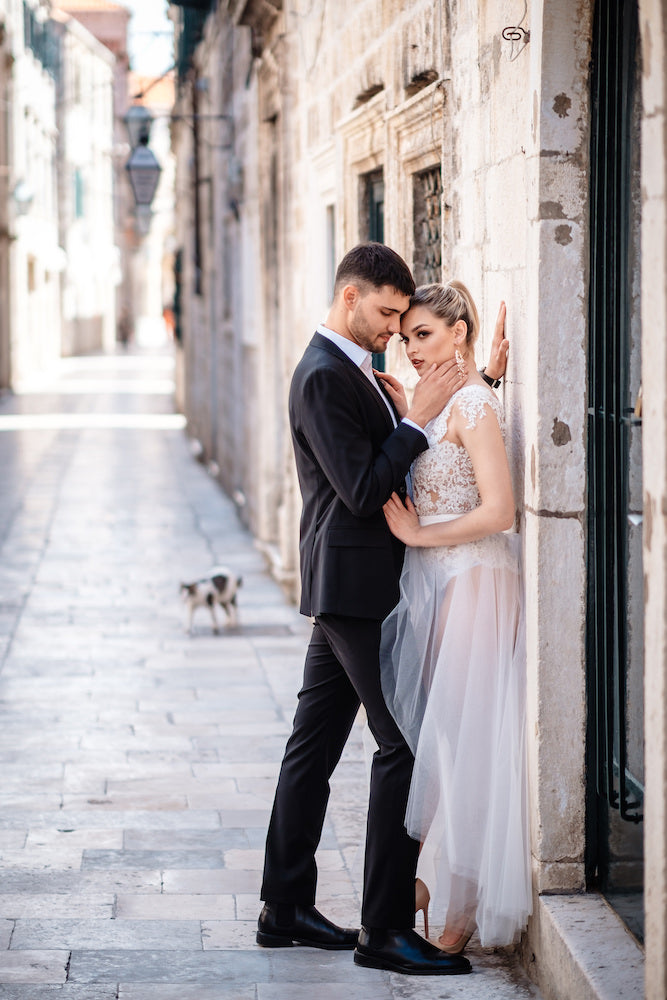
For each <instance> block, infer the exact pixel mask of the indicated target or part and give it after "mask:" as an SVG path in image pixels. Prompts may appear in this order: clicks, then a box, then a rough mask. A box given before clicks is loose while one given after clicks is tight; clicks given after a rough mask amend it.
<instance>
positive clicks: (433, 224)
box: [412, 166, 442, 285]
mask: <svg viewBox="0 0 667 1000" xmlns="http://www.w3.org/2000/svg"><path fill="white" fill-rule="evenodd" d="M412 205H413V210H412V211H413V239H414V248H415V250H414V259H413V267H412V273H413V275H414V279H415V283H416V284H417V285H428V284H432V283H433V282H436V281H440V280H441V278H442V249H441V234H442V178H441V173H440V167H439V166H437V167H433V168H431V169H430V170H424V171H423V172H422V173H419V174H414V175H413V181H412Z"/></svg>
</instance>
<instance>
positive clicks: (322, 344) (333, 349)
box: [310, 333, 399, 430]
mask: <svg viewBox="0 0 667 1000" xmlns="http://www.w3.org/2000/svg"><path fill="white" fill-rule="evenodd" d="M310 343H311V345H312V346H313V347H319V348H322V349H323V350H325V351H329V352H330V353H331V354H335V355H336V357H337V358H341V359H342V360H343V361H345V362H346V364H347V365H348V368H347V369H346V370H347V371H349V374H350V378H358V379H361V381H362V382H363V383H364V384H365V386H366V388H367V390H368V393H369V395H370V396H371V397H372V398H373V401H374V404H375V406H377V407H379V409H380V412H381V413H382V416H383V417H384V419H385V420H386V422H387V427H388V428H389V430H393V429H394V425H393V423H392V421H391V417H390V415H389V412H388V411H387V407H386V406H385V404H384V402H383V401H382V399H380V394H379V393H378V392H377V390H376V389H374V388H373V386H372V385H371V383H370V380H369V379H368V378H367V377H366V375H364V373H363V372H362V370H361V368H359V366H358V365H355V363H354V361H352V359H351V358H349V357H348V356H347V354H346V353H345V351H341V349H340V347H338V345H337V344H334V342H333V341H332V340H329V338H328V337H323V336H322V334H321V333H315V334H313V339H312V340H311V342H310ZM375 381H376V383H377V384H378V386H379V388H380V391H381V392H382V394H383V395H384V397H385V398H386V399H387V400H388V401H389V404H390V406H391V408H392V410H393V412H394V415H395V416H396V423H398V422H399V419H398V414H397V413H396V407H395V406H394V404H393V402H392V401H391V399H390V397H389V396H388V395H387V393H386V392H385V390H384V387H383V385H382V383H381V382H379V381H378V379H375Z"/></svg>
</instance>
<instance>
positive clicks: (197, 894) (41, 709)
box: [0, 353, 537, 1000]
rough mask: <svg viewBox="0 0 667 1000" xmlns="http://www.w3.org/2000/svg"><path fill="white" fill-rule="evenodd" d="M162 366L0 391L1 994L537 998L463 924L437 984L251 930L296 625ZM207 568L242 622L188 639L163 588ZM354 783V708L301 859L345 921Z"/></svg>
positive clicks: (296, 657) (101, 363)
mask: <svg viewBox="0 0 667 1000" xmlns="http://www.w3.org/2000/svg"><path fill="white" fill-rule="evenodd" d="M172 374H173V372H172V364H171V358H170V357H169V355H168V354H165V353H161V354H155V355H149V354H132V353H129V354H120V353H119V354H118V355H114V356H110V357H91V358H87V359H82V358H79V359H69V360H67V361H64V362H63V363H62V365H61V366H60V368H59V370H58V372H57V374H56V376H54V377H53V378H50V379H42V380H41V381H39V382H36V381H33V382H32V383H31V384H29V385H25V386H23V387H22V391H21V393H20V394H17V395H13V396H12V395H4V396H2V397H0V775H1V778H0V949H2V950H0V997H1V998H6V1000H10V998H22V1000H23V998H30V1000H46V998H50V997H62V998H64V1000H67V998H70V1000H111V998H117V997H120V998H123V1000H130V998H132V1000H306V998H307V1000H311V998H315V1000H339V998H342V997H345V998H347V1000H385V998H408V1000H409V998H417V997H419V998H422V997H423V998H445V997H446V998H459V997H460V998H468V1000H480V998H482V1000H483V998H499V1000H500V998H516V997H536V996H537V993H536V991H534V989H533V988H532V987H530V986H529V984H528V983H527V981H526V979H525V978H524V976H523V974H522V973H521V971H520V969H519V968H518V965H517V963H516V960H515V958H514V956H513V955H511V954H508V953H506V952H502V951H500V952H483V951H482V950H481V949H480V948H479V947H477V946H476V945H475V942H474V941H473V942H472V944H471V947H470V958H471V960H472V962H473V965H474V969H475V974H474V975H472V976H467V977H462V978H448V979H441V978H440V977H434V978H428V979H427V978H422V977H419V978H415V977H403V976H396V975H388V974H386V973H383V972H375V971H372V970H365V969H359V968H357V967H355V966H354V964H353V962H352V956H351V955H350V954H349V953H327V952H320V951H315V950H312V949H307V948H293V949H280V950H277V951H273V950H269V951H265V950H262V949H260V948H258V947H257V946H256V945H255V943H254V935H255V928H256V919H257V914H258V910H259V903H258V890H259V883H260V872H261V864H262V855H263V842H264V835H265V829H266V824H267V822H268V817H269V810H270V806H271V800H272V794H273V787H274V784H275V779H276V775H277V770H278V765H279V761H280V757H281V755H282V750H283V747H284V742H285V738H286V736H287V734H288V732H289V728H290V720H291V716H292V713H293V710H294V705H295V699H296V692H297V689H298V683H299V677H300V674H301V666H302V661H303V654H304V649H305V645H306V642H307V636H308V623H307V622H306V621H305V620H304V619H302V618H301V617H300V616H299V615H298V613H297V611H296V609H295V608H294V607H292V606H291V605H290V604H288V603H287V602H286V600H285V598H284V597H283V595H282V592H281V591H280V589H279V587H278V585H277V584H275V583H274V582H273V580H272V579H271V578H270V577H269V576H268V574H267V572H266V569H265V565H264V561H263V558H262V556H261V555H260V553H259V552H258V551H257V549H256V548H255V547H254V545H253V540H252V538H251V536H250V535H249V534H248V533H247V532H246V531H245V530H244V529H243V527H242V526H241V524H240V522H239V520H238V519H237V516H236V511H235V508H234V506H233V505H232V504H231V502H230V501H229V500H228V499H227V498H226V497H225V495H224V494H223V493H222V492H221V490H220V488H219V486H218V485H217V484H216V482H215V481H213V480H212V479H211V478H210V477H209V475H208V474H207V472H206V470H205V469H204V468H203V467H202V465H201V464H200V463H199V462H197V461H196V459H195V458H193V456H192V453H191V450H190V447H189V444H188V439H187V437H186V435H185V433H184V431H183V420H182V418H181V417H180V416H179V415H178V414H175V413H174V412H173V402H172V395H171V393H172ZM230 433H233V429H230ZM216 563H217V564H219V563H224V564H226V565H228V566H229V567H230V568H231V569H233V570H234V571H237V572H238V573H239V574H241V575H242V576H243V586H242V589H241V591H240V597H239V607H240V625H239V627H238V628H236V629H233V630H229V629H227V630H225V629H223V630H222V631H221V633H220V634H219V635H213V634H212V631H211V627H210V621H209V619H208V617H207V614H206V613H205V612H204V611H203V610H199V611H198V612H197V615H196V616H195V631H194V635H193V636H192V637H189V636H187V635H186V634H185V633H184V631H183V608H182V605H181V603H180V599H179V595H178V587H179V583H180V582H181V580H188V579H195V578H197V577H199V576H201V575H202V574H205V572H206V570H207V569H208V568H209V567H210V566H211V565H213V564H216ZM222 617H223V616H222V614H221V615H220V618H221V620H222ZM366 789H367V779H366V765H365V760H364V754H363V748H362V730H361V725H357V726H355V729H354V731H353V735H352V737H351V739H350V742H349V745H348V747H347V749H346V751H345V755H344V758H343V761H342V762H341V764H340V766H339V768H338V770H337V773H336V776H335V780H334V782H333V783H332V796H331V805H330V810H329V818H328V820H327V825H326V828H325V833H324V838H323V841H322V845H321V851H320V853H319V859H318V860H319V867H320V889H319V897H318V904H319V905H320V907H321V909H322V910H323V911H324V912H325V913H326V914H327V915H328V916H330V917H332V918H333V919H336V920H338V921H340V922H341V923H344V924H348V925H349V924H354V923H356V922H357V921H358V913H359V882H360V876H361V858H360V853H359V844H360V843H361V842H362V840H363V833H364V814H365V808H366V795H367V791H366ZM432 920H433V922H437V921H436V916H435V915H434V916H433V917H432Z"/></svg>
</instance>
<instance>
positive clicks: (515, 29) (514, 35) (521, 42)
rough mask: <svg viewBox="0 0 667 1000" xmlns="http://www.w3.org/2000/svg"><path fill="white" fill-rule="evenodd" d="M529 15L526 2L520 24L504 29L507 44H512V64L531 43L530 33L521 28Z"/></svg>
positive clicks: (526, 0) (526, 1)
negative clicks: (515, 48) (515, 47)
mask: <svg viewBox="0 0 667 1000" xmlns="http://www.w3.org/2000/svg"><path fill="white" fill-rule="evenodd" d="M527 13H528V0H524V4H523V14H522V15H521V19H520V21H519V23H518V24H510V25H508V26H507V27H506V28H503V32H502V35H503V38H504V39H505V41H506V42H511V43H512V51H511V53H510V62H513V61H514V60H515V59H516V57H517V56H518V55H519V53H520V52H522V51H523V50H524V49H525V47H526V45H528V42H529V41H530V31H527V30H526V28H522V27H521V22H522V21H523V19H524V18H525V17H526V14H527ZM515 45H518V46H519V47H518V49H517V50H516V51H515V50H514V46H515Z"/></svg>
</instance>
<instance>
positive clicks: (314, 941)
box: [257, 903, 359, 951]
mask: <svg viewBox="0 0 667 1000" xmlns="http://www.w3.org/2000/svg"><path fill="white" fill-rule="evenodd" d="M358 935H359V931H358V930H353V929H352V928H349V927H337V926H336V924H332V923H331V921H330V920H327V918H326V917H323V916H322V914H321V913H319V912H318V911H317V910H316V909H315V907H314V906H291V905H289V904H285V903H265V904H264V907H263V909H262V912H261V913H260V915H259V920H258V922H257V944H261V946H262V948H291V947H292V945H293V944H305V945H308V946H309V947H311V948H325V949H326V950H327V951H352V949H353V948H354V946H355V945H356V943H357V937H358Z"/></svg>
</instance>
